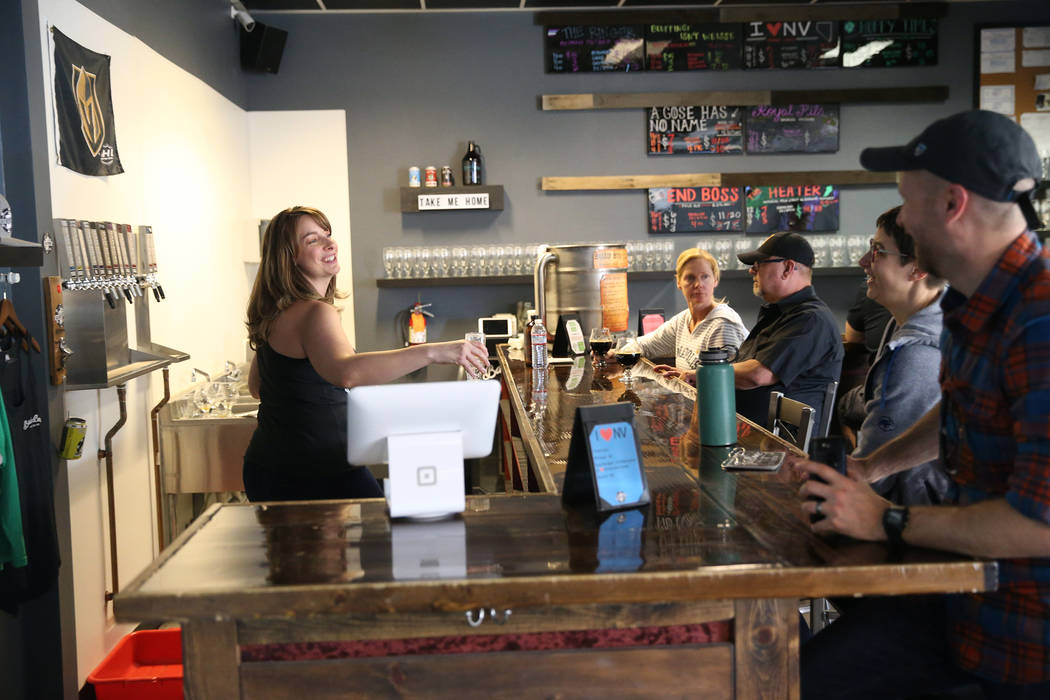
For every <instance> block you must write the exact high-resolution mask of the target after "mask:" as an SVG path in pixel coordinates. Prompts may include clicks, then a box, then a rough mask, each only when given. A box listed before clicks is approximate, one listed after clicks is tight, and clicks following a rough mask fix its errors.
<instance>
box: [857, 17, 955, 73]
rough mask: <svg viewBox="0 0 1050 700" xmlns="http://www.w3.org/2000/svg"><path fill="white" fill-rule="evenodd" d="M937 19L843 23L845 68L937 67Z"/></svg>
mask: <svg viewBox="0 0 1050 700" xmlns="http://www.w3.org/2000/svg"><path fill="white" fill-rule="evenodd" d="M936 64H937V20H935V19H919V18H915V19H878V20H863V21H857V20H848V21H844V22H842V67H843V68H856V67H867V66H875V67H891V66H933V65H936Z"/></svg>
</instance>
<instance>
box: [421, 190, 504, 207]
mask: <svg viewBox="0 0 1050 700" xmlns="http://www.w3.org/2000/svg"><path fill="white" fill-rule="evenodd" d="M418 201H419V211H428V210H433V209H488V208H489V194H488V192H477V193H471V194H421V195H419V200H418Z"/></svg>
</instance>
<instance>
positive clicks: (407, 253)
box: [401, 248, 417, 277]
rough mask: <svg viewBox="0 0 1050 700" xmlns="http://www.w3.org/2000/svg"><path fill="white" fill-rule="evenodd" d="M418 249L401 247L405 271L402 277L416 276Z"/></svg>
mask: <svg viewBox="0 0 1050 700" xmlns="http://www.w3.org/2000/svg"><path fill="white" fill-rule="evenodd" d="M416 264H417V263H416V249H415V248H402V249H401V269H402V270H403V271H404V274H402V275H401V276H402V277H415V276H416Z"/></svg>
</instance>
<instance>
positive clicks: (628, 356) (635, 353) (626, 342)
mask: <svg viewBox="0 0 1050 700" xmlns="http://www.w3.org/2000/svg"><path fill="white" fill-rule="evenodd" d="M640 359H642V349H641V347H639V346H638V339H637V338H636V337H634V333H632V332H631V331H627V332H626V333H624V334H623V335H621V336H620V337H619V338H617V339H616V361H617V362H619V363H620V366H621V367H623V383H624V384H626V385H628V386H630V384H631V368H632V367H634V366H635V365H636V364H638V361H639V360H640Z"/></svg>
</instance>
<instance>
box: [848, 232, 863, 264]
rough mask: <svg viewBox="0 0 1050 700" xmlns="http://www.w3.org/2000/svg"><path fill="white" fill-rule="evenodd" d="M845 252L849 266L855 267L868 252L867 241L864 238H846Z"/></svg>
mask: <svg viewBox="0 0 1050 700" xmlns="http://www.w3.org/2000/svg"><path fill="white" fill-rule="evenodd" d="M846 250H847V252H848V253H849V263H850V265H856V264H858V263H859V262H860V259H861V258H863V257H864V255H865V254H866V253H867V252H868V239H867V238H866V237H864V236H848V237H847V238H846Z"/></svg>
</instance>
